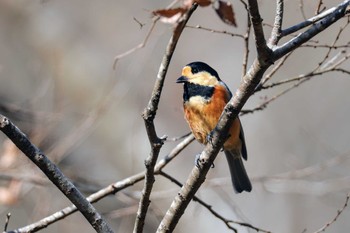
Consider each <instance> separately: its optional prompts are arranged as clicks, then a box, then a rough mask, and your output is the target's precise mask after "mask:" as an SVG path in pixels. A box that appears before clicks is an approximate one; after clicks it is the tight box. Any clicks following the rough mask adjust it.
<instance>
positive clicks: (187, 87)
mask: <svg viewBox="0 0 350 233" xmlns="http://www.w3.org/2000/svg"><path fill="white" fill-rule="evenodd" d="M213 93H214V87H208V86H203V85H199V84H194V83H187V82H186V83H184V95H183V99H184V102H186V101H188V100H189V99H190V98H191V97H193V96H201V97H203V98H205V99H210V97H211V96H212V95H213Z"/></svg>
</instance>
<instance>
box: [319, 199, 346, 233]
mask: <svg viewBox="0 0 350 233" xmlns="http://www.w3.org/2000/svg"><path fill="white" fill-rule="evenodd" d="M349 199H350V193H348V194H347V195H346V199H345V203H344V205H343V207H342V208H341V209H340V210H338V211H337V214H336V215H335V217H334V218H333V219H332V220H331V221H329V222H327V223H326V225H324V226H323V227H321V228H320V229H319V230H317V231H315V232H314V233H320V232H324V231H326V229H327V228H328V227H330V226H331V225H332V224H333V223H334V222H335V221H337V219H338V218H339V216H340V215H341V214H342V213H343V211H344V210H345V208H346V207H347V206H348V203H349Z"/></svg>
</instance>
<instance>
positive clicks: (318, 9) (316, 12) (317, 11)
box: [315, 0, 323, 15]
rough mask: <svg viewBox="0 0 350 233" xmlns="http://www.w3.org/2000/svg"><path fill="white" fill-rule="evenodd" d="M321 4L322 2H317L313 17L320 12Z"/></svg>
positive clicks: (320, 0)
mask: <svg viewBox="0 0 350 233" xmlns="http://www.w3.org/2000/svg"><path fill="white" fill-rule="evenodd" d="M322 4H323V2H322V0H319V1H318V4H317V7H316V10H315V15H318V14H319V13H320V12H321V6H322Z"/></svg>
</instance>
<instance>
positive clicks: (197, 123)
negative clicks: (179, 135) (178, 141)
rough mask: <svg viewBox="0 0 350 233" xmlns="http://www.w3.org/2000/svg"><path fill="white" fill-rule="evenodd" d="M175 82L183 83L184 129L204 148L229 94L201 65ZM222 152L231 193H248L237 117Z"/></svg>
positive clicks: (185, 71)
mask: <svg viewBox="0 0 350 233" xmlns="http://www.w3.org/2000/svg"><path fill="white" fill-rule="evenodd" d="M176 82H177V83H183V87H184V93H183V107H184V112H185V119H186V120H187V122H188V125H189V126H190V128H191V131H192V133H193V135H194V136H195V138H196V139H197V141H199V142H200V143H202V144H207V142H208V141H207V140H208V135H209V134H210V133H211V131H212V130H213V129H214V128H215V126H216V124H217V123H218V121H219V118H220V116H221V113H222V111H223V110H224V108H225V106H226V104H227V102H228V101H229V100H230V99H231V97H232V93H231V92H230V90H229V89H228V87H227V85H226V84H225V83H224V82H223V81H221V80H220V78H219V75H218V73H217V72H216V71H215V70H214V69H213V68H211V67H210V66H209V65H207V64H206V63H203V62H192V63H190V64H188V65H186V66H185V67H184V68H183V69H182V76H181V77H180V78H178V79H177V80H176ZM223 149H224V152H225V155H226V158H227V162H228V165H229V168H230V173H231V180H232V183H233V187H234V189H235V191H236V192H237V193H241V192H242V191H247V192H250V191H251V190H252V185H251V183H250V180H249V178H248V175H247V172H246V170H245V168H244V165H243V161H242V157H243V158H244V159H245V160H247V149H246V145H245V141H244V133H243V129H242V125H241V122H240V120H239V118H238V117H237V118H236V119H235V120H234V122H233V123H232V126H231V128H230V131H229V138H228V139H227V141H226V142H225V143H224V146H223Z"/></svg>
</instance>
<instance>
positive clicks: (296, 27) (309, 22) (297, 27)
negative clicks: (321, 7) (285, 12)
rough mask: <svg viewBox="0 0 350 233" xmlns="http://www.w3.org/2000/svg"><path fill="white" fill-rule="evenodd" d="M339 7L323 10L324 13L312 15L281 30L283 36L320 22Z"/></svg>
mask: <svg viewBox="0 0 350 233" xmlns="http://www.w3.org/2000/svg"><path fill="white" fill-rule="evenodd" d="M336 8H337V7H332V8H329V9H328V10H326V11H323V12H322V13H320V14H318V15H316V16H314V17H311V18H309V19H308V20H305V21H304V22H301V23H299V24H296V25H294V26H292V27H289V28H286V29H284V30H282V32H281V36H282V37H284V36H287V35H289V34H292V33H294V32H296V31H299V30H300V29H303V28H305V27H308V26H310V25H312V24H314V23H316V22H318V21H319V20H321V19H323V18H325V17H327V16H328V15H330V14H332V13H333V12H334V11H335V10H336Z"/></svg>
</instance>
